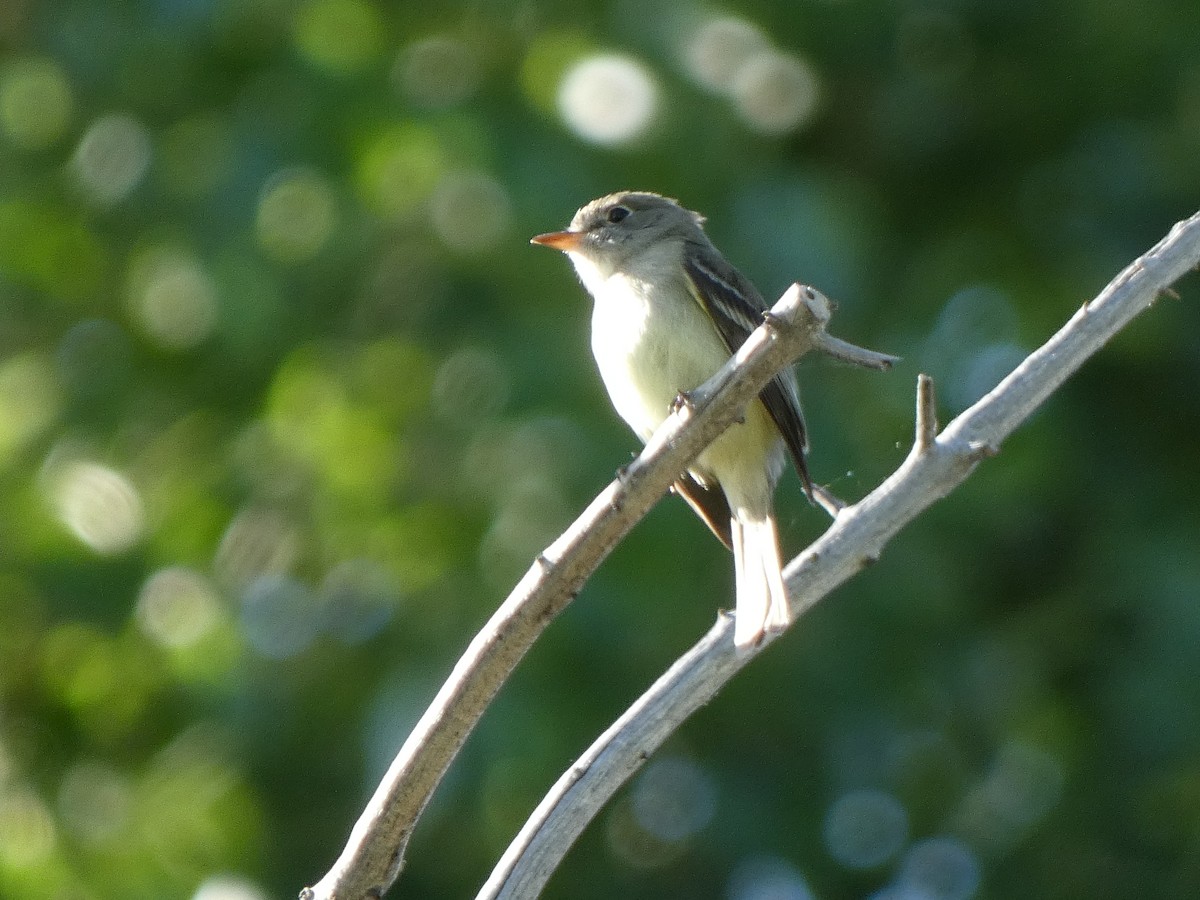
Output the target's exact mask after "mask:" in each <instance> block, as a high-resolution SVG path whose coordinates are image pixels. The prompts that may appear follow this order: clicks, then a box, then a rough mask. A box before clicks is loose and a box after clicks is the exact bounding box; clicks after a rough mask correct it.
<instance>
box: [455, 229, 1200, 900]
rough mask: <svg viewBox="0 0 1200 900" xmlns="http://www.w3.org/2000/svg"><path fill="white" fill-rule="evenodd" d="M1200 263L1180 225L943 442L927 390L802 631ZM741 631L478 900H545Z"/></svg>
mask: <svg viewBox="0 0 1200 900" xmlns="http://www.w3.org/2000/svg"><path fill="white" fill-rule="evenodd" d="M1198 263H1200V213H1196V214H1195V215H1193V216H1192V217H1191V218H1190V219H1187V220H1185V221H1183V222H1180V223H1178V224H1177V225H1176V226H1175V227H1174V228H1172V229H1171V232H1170V233H1169V234H1168V235H1167V236H1166V237H1165V238H1163V240H1162V241H1160V242H1159V243H1158V244H1157V245H1156V246H1155V247H1154V248H1153V249H1151V250H1150V251H1149V252H1148V253H1146V254H1145V255H1144V256H1142V257H1140V258H1139V259H1138V260H1136V261H1135V262H1134V263H1132V264H1131V265H1130V266H1129V267H1128V268H1126V269H1125V270H1124V271H1123V272H1122V273H1121V274H1120V275H1118V276H1117V277H1116V278H1115V279H1114V280H1113V281H1112V283H1110V284H1109V285H1108V287H1106V288H1105V289H1104V291H1103V292H1101V294H1100V295H1099V296H1098V297H1096V298H1095V299H1094V300H1092V301H1091V302H1089V303H1087V304H1085V305H1084V306H1083V307H1082V308H1081V309H1080V310H1079V312H1077V313H1076V314H1075V315H1074V316H1073V317H1072V318H1071V320H1070V321H1069V322H1068V323H1067V324H1066V325H1065V326H1063V328H1062V329H1060V330H1059V331H1058V333H1056V334H1055V335H1054V336H1053V337H1051V338H1050V340H1048V341H1047V342H1046V343H1045V344H1044V345H1042V347H1040V348H1039V349H1038V350H1036V351H1035V352H1034V353H1032V354H1031V355H1030V356H1029V357H1027V358H1026V359H1025V361H1024V362H1022V363H1021V365H1019V366H1018V367H1017V368H1016V369H1014V370H1013V372H1012V373H1011V374H1009V375H1008V377H1006V378H1005V379H1004V380H1003V381H1001V382H1000V383H999V384H998V385H997V386H996V387H995V388H994V389H993V390H992V391H991V392H990V393H989V394H988V395H987V396H985V397H984V398H983V399H981V400H980V401H979V402H978V403H976V404H975V405H974V406H972V407H970V408H969V409H967V410H966V411H965V412H963V413H962V414H961V415H959V416H958V417H957V418H955V419H954V420H953V421H952V422H950V423H949V425H948V426H947V427H946V429H945V431H943V432H942V433H941V434H940V435H939V434H937V420H936V413H935V410H934V394H933V390H932V383H931V382H930V381H929V380H928V379H927V378H925V376H922V377H921V380H920V381H919V383H918V405H917V427H916V439H915V441H914V444H913V449H912V451H911V452H910V453H909V455H908V457H907V458H906V459H905V461H904V463H903V464H902V465H901V466H900V468H899V469H897V470H896V471H895V472H894V473H893V474H892V475H891V476H890V477H889V478H887V480H885V481H884V482H883V484H881V485H880V486H879V487H878V488H877V489H876V490H875V491H873V492H872V493H871V494H869V495H868V496H867V497H865V498H864V499H863V500H861V501H860V502H858V503H857V504H855V505H853V506H849V507H846V508H845V509H843V510H841V512H840V513H839V514H838V516H837V519H836V521H835V522H834V523H833V524H832V525H831V526H830V528H829V530H828V531H826V533H825V534H824V535H822V537H821V538H820V539H818V540H817V541H816V542H815V543H813V544H812V545H811V546H810V547H809V548H808V549H807V550H805V551H804V552H803V553H801V554H800V555H799V556H798V557H796V558H795V559H794V560H792V562H791V563H790V564H789V565H788V567H787V570H786V573H785V574H786V578H787V585H788V591H789V594H790V596H791V606H792V615H793V620H794V619H795V618H796V617H798V616H799V615H800V614H802V613H803V612H805V611H806V610H807V609H809V608H810V607H812V606H813V605H814V604H815V603H817V602H818V601H819V600H820V599H821V598H822V597H824V596H825V595H826V594H828V593H829V592H830V591H832V590H833V589H834V588H836V587H837V586H838V585H840V584H842V583H843V582H844V581H846V580H847V579H849V578H850V577H851V576H853V575H854V574H855V573H856V572H858V571H859V570H860V569H862V567H863V566H864V565H866V564H868V563H869V562H871V561H873V560H874V559H876V558H878V556H879V554H880V553H881V552H882V550H883V547H884V546H885V545H886V544H887V542H888V541H889V540H890V539H891V538H892V537H893V536H894V535H895V534H896V533H897V532H898V531H899V530H900V529H901V528H902V527H903V526H904V525H906V524H908V523H909V522H910V521H912V520H913V519H914V518H915V517H916V516H917V515H918V514H919V513H921V512H922V511H923V510H924V509H926V508H927V507H929V506H930V505H931V504H933V503H934V502H935V501H936V500H938V499H939V498H940V497H943V496H945V495H946V494H947V493H949V492H950V491H951V490H953V488H954V487H956V486H957V485H958V484H960V483H961V482H962V481H963V480H964V479H966V478H967V476H968V475H970V473H971V471H972V470H973V469H974V468H975V466H976V464H977V463H978V462H979V461H980V460H981V459H983V458H985V457H987V456H989V455H991V454H993V453H995V452H997V450H998V448H999V447H1000V444H1001V442H1002V441H1003V440H1004V439H1005V438H1006V437H1007V436H1008V435H1009V434H1010V433H1012V431H1013V430H1014V429H1015V428H1016V427H1017V426H1018V425H1020V424H1021V423H1022V422H1023V421H1024V420H1025V419H1026V418H1028V417H1029V416H1030V415H1031V414H1032V413H1033V411H1034V410H1035V409H1037V407H1038V406H1039V405H1040V404H1041V403H1042V401H1044V400H1045V399H1046V398H1047V397H1048V396H1049V395H1050V394H1051V393H1053V392H1054V390H1055V389H1056V388H1058V386H1059V385H1061V384H1062V383H1063V381H1065V380H1066V379H1067V378H1068V377H1069V376H1070V375H1071V374H1072V373H1073V372H1075V371H1076V370H1077V369H1078V368H1079V367H1080V366H1081V365H1082V364H1083V362H1084V361H1085V360H1087V359H1088V357H1090V356H1091V355H1092V354H1094V353H1095V352H1096V351H1098V350H1099V349H1100V348H1101V347H1102V346H1104V344H1105V343H1106V342H1107V341H1108V340H1109V339H1110V338H1112V336H1113V335H1115V334H1116V333H1117V332H1118V331H1120V330H1121V328H1123V327H1124V326H1125V325H1126V324H1127V323H1128V322H1129V321H1130V320H1131V319H1132V318H1133V317H1134V316H1136V315H1137V314H1138V313H1140V312H1141V311H1143V310H1144V309H1146V308H1147V307H1149V306H1150V305H1151V304H1152V303H1153V302H1154V300H1155V298H1156V297H1158V296H1159V294H1162V293H1168V292H1170V285H1171V284H1173V283H1174V282H1175V281H1177V280H1178V279H1179V278H1180V277H1181V276H1182V275H1184V274H1185V273H1186V272H1187V271H1188V270H1189V269H1192V268H1194V267H1196V266H1197V264H1198ZM731 631H732V620H731V619H729V618H728V617H721V618H720V619H718V621H717V624H716V625H715V626H714V627H713V629H712V630H711V631H710V632H709V633H708V634H707V635H706V636H705V637H704V638H703V639H702V640H701V641H700V642H699V643H698V644H696V645H695V646H694V647H693V648H692V649H691V650H689V651H688V652H687V653H686V654H684V656H682V657H681V658H680V659H679V660H678V661H677V662H676V663H675V664H674V665H673V666H672V667H671V668H670V669H669V670H668V671H667V672H666V674H664V675H663V676H662V677H661V678H660V679H659V680H658V681H657V682H655V684H654V685H653V686H652V687H651V688H650V690H649V691H647V692H646V693H645V694H644V695H643V696H642V697H641V698H640V699H639V700H638V701H637V702H636V703H634V705H633V706H631V707H630V708H629V710H628V711H627V712H626V713H625V714H624V715H623V716H621V718H620V719H618V720H617V721H616V722H615V723H613V725H612V726H611V727H610V728H609V729H608V730H607V731H606V732H604V734H602V735H601V736H600V737H599V738H598V739H597V740H596V742H595V743H594V744H593V745H592V746H591V747H590V748H589V749H588V750H587V752H586V753H585V754H583V756H581V757H580V758H579V759H578V760H577V761H576V763H575V764H574V765H573V766H572V767H571V768H570V769H569V770H568V771H567V772H566V773H564V774H563V775H562V777H560V778H559V780H558V782H557V783H556V784H555V785H554V787H553V788H552V789H551V791H550V792H549V793H548V794H547V795H546V797H545V798H544V799H543V800H542V802H541V804H540V805H539V806H538V808H537V809H536V810H535V811H534V813H533V815H532V816H531V817H530V819H529V821H528V822H526V824H525V826H524V827H523V828H522V830H521V832H520V833H519V834H518V835H517V837H516V838H515V839H514V840H513V843H512V844H511V845H510V846H509V848H508V850H507V851H506V852H505V854H504V856H503V857H502V858H501V859H500V861H499V863H498V864H497V866H496V868H495V870H494V871H493V872H492V875H491V877H490V878H489V880H488V881H487V883H486V884H485V885H484V886H483V888H482V890H481V891H480V893H479V895H478V898H477V900H483V898H487V900H493V898H509V900H512V898H528V897H534V896H537V894H538V893H539V892H540V891H541V888H542V886H543V885H544V884H545V883H546V880H547V879H548V878H549V876H550V874H551V873H552V872H553V871H554V869H555V868H556V867H557V866H558V864H559V862H560V861H561V859H562V858H563V856H564V855H565V854H566V852H567V850H568V849H569V848H570V846H571V844H572V843H573V842H574V841H575V839H576V838H577V837H578V835H579V834H580V832H581V831H582V830H583V828H584V826H586V825H587V823H588V822H590V821H591V820H592V818H593V817H594V816H595V815H596V814H597V813H598V812H599V810H600V809H601V807H602V806H603V805H604V804H605V803H606V802H607V801H608V799H609V798H610V797H612V795H613V794H614V793H615V792H616V791H617V789H618V788H619V787H620V786H621V785H622V784H624V783H625V781H627V780H628V779H629V778H630V776H632V775H633V773H634V772H636V771H637V770H638V769H639V768H640V767H641V765H642V763H643V762H644V761H645V760H646V759H647V758H648V757H649V756H650V754H651V753H653V752H654V751H655V750H656V749H657V748H658V747H659V746H660V745H661V744H662V742H663V741H664V740H665V739H666V738H667V737H668V736H669V735H670V734H672V733H673V732H674V731H675V729H676V728H678V727H679V725H680V723H682V722H683V720H684V719H686V718H687V717H688V716H689V715H691V713H692V712H694V711H695V710H696V709H697V708H698V707H700V706H702V705H703V704H705V703H707V702H708V701H709V700H710V699H711V698H712V697H713V695H714V694H715V693H716V692H717V691H718V690H720V688H721V687H722V686H723V685H724V684H725V683H726V682H727V681H728V680H729V679H730V678H731V677H733V675H734V674H735V673H736V672H737V671H738V670H739V669H740V668H741V667H742V666H744V665H745V664H746V663H747V662H748V661H749V660H750V659H751V658H753V655H754V654H753V653H745V652H738V651H737V650H735V648H734V646H733V641H732V639H731V635H730V632H731Z"/></svg>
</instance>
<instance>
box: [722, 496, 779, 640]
mask: <svg viewBox="0 0 1200 900" xmlns="http://www.w3.org/2000/svg"><path fill="white" fill-rule="evenodd" d="M732 525H733V528H732V537H733V565H734V571H735V573H736V578H735V580H736V584H737V616H736V619H735V622H734V630H733V642H734V644H736V645H737V646H738V647H739V648H741V649H745V648H747V647H753V646H755V645H756V644H758V643H759V641H761V640H762V638H763V635H764V634H766V633H767V632H768V631H783V629H785V628H787V626H788V624H789V623H790V622H791V612H790V611H789V610H788V599H787V589H786V588H785V587H784V585H783V574H782V571H781V569H782V563H781V562H780V558H779V535H778V533H777V532H776V530H775V519H774V517H773V516H771V514H770V513H769V512H768V513H767V514H766V515H765V516H753V515H751V514H749V513H747V511H746V510H745V509H739V510H737V512H736V513H735V514H734V516H733V522H732Z"/></svg>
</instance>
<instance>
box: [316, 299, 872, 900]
mask: <svg viewBox="0 0 1200 900" xmlns="http://www.w3.org/2000/svg"><path fill="white" fill-rule="evenodd" d="M828 319H829V301H828V300H827V299H826V298H825V297H824V295H822V294H821V293H820V292H819V291H816V290H814V289H812V288H808V287H802V286H801V285H792V287H790V288H789V289H788V290H787V292H786V293H785V294H784V295H783V297H782V298H781V299H780V300H779V302H778V303H777V304H776V305H775V306H774V308H772V310H771V311H770V314H769V315H768V316H767V317H766V320H765V321H764V323H763V325H762V326H761V327H759V328H758V329H757V330H755V332H754V333H753V334H751V335H750V337H749V338H748V339H747V340H746V343H745V344H744V345H743V346H742V347H741V348H740V349H739V350H738V352H737V353H736V354H735V355H734V357H733V359H731V360H730V361H729V362H728V363H727V364H726V365H725V366H724V367H723V368H722V369H721V371H720V372H718V373H717V374H716V375H714V376H713V378H711V379H710V380H709V381H707V382H705V383H704V384H703V385H701V386H700V387H699V388H697V389H696V390H694V391H692V392H690V394H689V397H690V402H689V403H688V404H684V405H682V406H681V409H680V410H679V411H678V412H677V413H676V414H675V415H672V416H671V417H670V418H669V419H668V420H667V421H666V422H665V423H664V424H663V426H662V427H661V428H659V430H658V431H657V432H656V433H655V434H654V435H653V436H652V437H651V439H650V442H649V443H648V444H647V445H646V448H645V450H644V451H643V452H642V454H641V455H640V456H639V457H638V458H637V459H636V460H634V461H633V462H632V463H631V464H630V465H629V466H628V467H626V468H625V469H624V470H623V472H622V474H621V477H620V478H618V479H617V480H616V481H614V482H613V483H612V484H610V485H609V486H608V487H607V488H606V489H605V490H604V491H602V492H601V493H600V495H599V496H598V497H597V498H596V499H595V500H594V501H592V503H591V505H590V506H589V507H588V508H587V509H586V510H585V511H584V513H583V514H582V515H581V516H580V517H579V518H578V519H577V520H576V521H575V522H574V524H572V525H571V527H570V528H568V529H567V531H566V532H565V533H564V534H563V535H562V537H560V538H559V539H558V540H556V541H555V542H554V543H553V544H551V545H550V546H549V547H548V548H547V549H546V550H545V551H544V552H543V553H542V554H541V555H540V556H539V557H538V559H537V560H536V561H535V563H534V565H533V566H532V567H531V568H530V569H529V571H528V572H527V573H526V574H525V576H524V577H523V578H522V579H521V581H520V582H519V583H518V584H517V586H516V587H515V588H514V589H513V591H512V593H511V594H510V595H509V596H508V598H507V599H506V600H505V601H504V603H503V604H502V605H501V606H500V608H499V609H498V610H497V611H496V612H495V614H494V615H493V616H492V618H491V619H490V620H489V621H488V623H487V625H485V626H484V628H483V629H482V630H481V631H480V632H479V634H478V635H476V636H475V639H474V640H473V641H472V642H471V644H470V645H469V646H468V647H467V650H466V652H465V653H464V654H463V656H462V657H461V658H460V659H459V661H458V663H457V665H455V667H454V670H453V672H452V673H451V675H450V678H449V679H448V680H447V681H446V683H445V684H444V685H443V686H442V688H441V690H440V691H438V694H437V696H436V697H435V698H434V700H433V703H432V704H431V705H430V707H429V709H427V710H426V712H425V714H424V715H423V716H422V717H421V719H420V721H418V723H417V725H416V727H415V728H414V729H413V731H412V733H411V734H410V735H409V737H408V739H407V740H406V741H405V742H404V746H403V747H401V749H400V752H399V753H398V754H397V756H396V758H395V759H394V760H393V762H392V765H391V766H390V768H389V769H388V771H387V773H386V774H385V775H384V778H383V780H382V782H381V783H380V784H379V786H378V787H377V788H376V790H375V794H374V795H373V796H372V798H371V800H370V802H369V803H368V804H367V807H366V809H365V810H364V811H363V813H362V815H361V816H360V817H359V820H358V822H357V823H355V825H354V828H353V830H352V831H351V834H350V838H349V841H348V842H347V844H346V847H345V849H344V850H343V851H342V854H341V856H340V857H339V858H338V860H337V862H336V863H335V864H334V866H333V868H332V869H330V871H329V872H328V873H327V874H326V875H325V876H324V877H323V878H322V879H321V880H320V881H319V882H318V883H317V884H316V885H314V886H313V887H311V888H305V889H304V891H303V892H301V897H302V898H303V900H366V898H377V897H380V896H382V895H383V893H384V892H385V891H387V889H388V888H389V887H390V886H391V884H392V883H393V882H394V881H395V880H396V877H397V876H398V875H399V872H400V869H401V868H402V866H403V863H404V851H405V848H406V846H407V844H408V839H409V836H410V835H411V833H412V829H413V827H414V826H415V824H416V821H417V819H418V818H419V817H420V815H421V812H422V811H423V810H424V808H425V805H426V804H427V803H428V802H429V798H430V797H431V796H432V794H433V791H434V789H435V788H436V787H437V785H438V783H439V782H440V781H441V778H442V776H443V775H444V774H445V771H446V769H447V768H448V767H449V765H450V763H451V761H452V760H453V759H454V757H455V755H456V754H457V753H458V751H459V749H460V748H461V747H462V745H463V743H464V742H465V741H466V738H467V735H468V734H470V732H471V729H472V728H474V726H475V723H476V722H478V720H479V718H480V716H481V715H482V714H483V711H484V710H485V709H486V708H487V706H488V704H489V703H490V702H491V700H492V698H493V697H494V696H495V694H496V691H498V690H499V688H500V686H501V685H502V684H503V683H504V681H505V680H506V679H507V678H508V676H509V674H510V673H511V672H512V670H513V668H514V667H515V666H516V665H517V663H518V662H519V661H520V659H521V658H522V657H523V656H524V655H525V653H526V652H527V651H528V649H529V648H530V646H532V644H533V642H534V641H535V640H536V638H537V637H538V635H539V634H541V632H542V631H543V630H544V629H545V627H546V626H547V625H548V624H549V623H550V622H551V621H552V620H553V619H554V617H555V616H557V615H558V614H559V613H560V612H561V611H562V610H563V609H564V608H566V606H567V604H568V603H570V601H571V599H572V598H573V597H574V596H575V594H576V593H578V592H579V589H580V588H581V587H582V585H583V583H584V582H585V581H586V580H587V578H588V577H589V576H590V575H591V573H592V572H593V571H595V569H596V567H597V566H598V565H599V564H600V562H601V561H602V560H603V559H604V558H605V557H606V556H607V555H608V553H609V551H610V550H611V549H612V548H613V547H614V546H615V545H616V543H617V542H618V541H619V540H620V539H621V538H622V537H624V536H625V534H627V533H628V532H629V530H630V529H631V528H632V527H633V526H634V525H635V524H636V523H637V522H638V521H639V520H640V519H641V518H642V516H644V515H645V514H646V513H647V512H648V511H649V510H650V508H651V507H652V506H653V505H654V504H655V503H656V502H657V501H658V499H659V498H660V497H661V496H662V495H663V494H665V493H666V491H667V489H668V488H669V487H670V485H671V483H672V482H674V481H675V479H676V478H677V477H678V476H679V473H680V472H682V471H684V470H685V469H686V468H687V465H688V463H689V462H690V461H691V460H692V459H694V458H695V457H696V455H697V454H699V453H700V452H701V451H702V450H703V449H704V447H706V446H707V445H708V444H709V443H711V442H712V441H713V440H715V439H716V437H717V436H718V435H720V434H721V432H722V431H724V430H725V429H726V428H728V427H729V426H730V425H732V424H733V423H734V422H735V421H737V420H738V418H739V417H740V416H741V414H742V410H743V408H744V407H745V406H746V404H747V403H749V402H751V401H752V400H753V399H754V398H755V397H757V396H758V393H759V391H760V390H762V388H763V386H764V385H765V384H766V383H767V382H768V381H769V380H770V379H771V377H772V376H773V375H774V374H775V373H776V372H778V371H779V370H780V369H782V368H783V367H784V366H786V365H788V364H790V363H791V362H792V361H793V360H794V359H796V358H797V357H799V356H801V355H802V354H804V353H807V352H808V351H810V350H811V349H813V348H814V346H821V340H822V336H823V335H824V334H825V331H824V329H825V324H826V323H827V322H828ZM839 345H841V342H839ZM842 349H843V351H844V352H843V353H841V354H839V355H840V356H841V357H842V358H848V359H849V360H850V361H852V362H857V363H858V364H860V365H863V366H867V367H870V368H878V367H879V360H880V359H884V358H886V357H883V356H882V354H877V353H873V352H872V351H869V350H863V349H861V348H853V347H852V346H851V345H849V344H845V345H842Z"/></svg>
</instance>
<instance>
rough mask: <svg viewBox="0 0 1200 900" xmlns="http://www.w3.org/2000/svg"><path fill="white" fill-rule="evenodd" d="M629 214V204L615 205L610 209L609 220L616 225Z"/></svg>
mask: <svg viewBox="0 0 1200 900" xmlns="http://www.w3.org/2000/svg"><path fill="white" fill-rule="evenodd" d="M628 216H629V207H628V206H614V207H613V208H612V209H610V210H609V211H608V221H610V222H612V224H614V225H616V224H617V223H618V222H623V221H624V220H625V219H626V218H627V217H628Z"/></svg>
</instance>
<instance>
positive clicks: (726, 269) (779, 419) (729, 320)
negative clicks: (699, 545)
mask: <svg viewBox="0 0 1200 900" xmlns="http://www.w3.org/2000/svg"><path fill="white" fill-rule="evenodd" d="M683 257H684V259H683V268H684V271H685V272H686V273H687V277H688V287H689V288H690V289H691V291H692V295H693V296H694V297H695V298H696V300H697V302H698V303H700V305H701V306H703V307H704V310H705V311H706V312H707V313H708V315H709V317H710V318H711V319H712V320H713V322H715V323H716V325H717V331H718V332H720V334H721V338H722V339H723V340H724V341H725V346H726V347H728V348H729V352H730V353H735V352H737V350H738V348H739V347H741V346H742V344H744V343H745V342H746V338H748V337H749V336H750V332H752V331H753V330H754V329H756V328H757V327H758V326H759V325H761V324H762V321H763V312H764V311H765V310H766V304H764V303H763V300H762V297H761V296H760V295H759V293H758V291H757V290H756V289H755V287H754V285H752V284H751V283H750V282H749V281H747V280H746V279H745V278H744V277H742V274H741V273H740V272H738V270H737V269H735V268H733V266H731V265H729V264H728V263H727V262H725V261H724V259H721V258H720V257H719V256H718V257H716V258H714V256H713V254H712V253H711V252H708V253H704V254H697V253H684V255H683ZM701 257H703V258H701ZM758 396H759V399H761V400H762V402H763V406H765V407H766V408H767V412H768V413H770V415H771V418H772V419H773V420H774V421H775V425H776V427H778V428H779V433H780V434H782V435H783V440H784V443H786V444H787V448H788V451H789V453H790V454H791V456H792V462H793V463H794V464H795V466H796V472H797V474H799V476H800V480H801V482H803V484H804V492H805V493H806V494H807V495H808V498H809V499H810V500H811V499H812V498H813V494H812V478H811V477H810V476H809V474H808V462H807V460H806V459H805V455H804V454H805V451H806V450H807V449H808V438H807V435H806V433H805V428H804V416H803V415H802V414H801V412H800V397H799V391H798V389H797V387H796V375H795V373H794V372H793V371H792V369H791V366H788V367H787V368H785V369H784V370H783V371H782V372H780V373H779V374H778V375H776V376H775V377H774V378H772V379H771V380H770V381H769V382H768V383H767V386H766V387H764V388H763V389H762V392H761V393H760V394H759V395H758ZM689 502H691V501H689ZM694 507H695V504H693V508H694ZM718 537H720V535H718Z"/></svg>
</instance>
